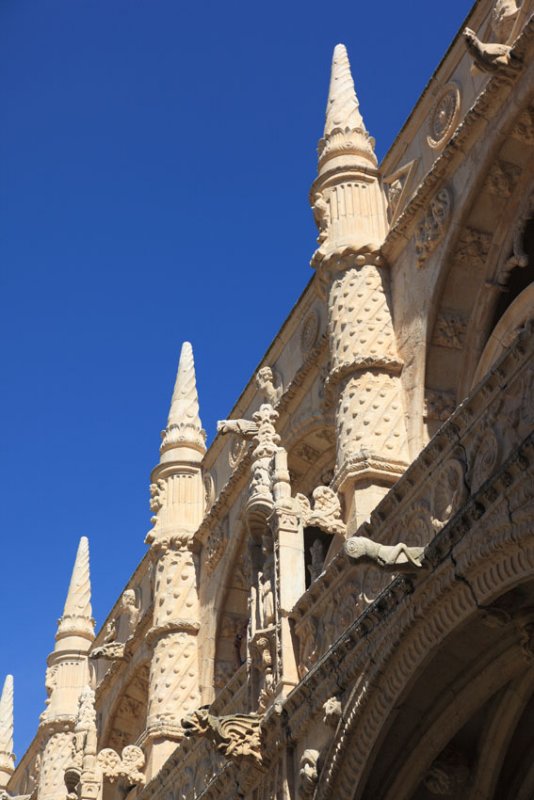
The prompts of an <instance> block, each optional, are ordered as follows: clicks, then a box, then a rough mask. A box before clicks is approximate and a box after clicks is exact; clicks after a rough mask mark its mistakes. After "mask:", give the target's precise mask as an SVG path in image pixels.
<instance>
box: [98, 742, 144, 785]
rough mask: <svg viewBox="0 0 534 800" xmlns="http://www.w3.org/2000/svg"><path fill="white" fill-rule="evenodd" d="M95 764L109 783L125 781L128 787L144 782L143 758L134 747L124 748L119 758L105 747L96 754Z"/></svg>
mask: <svg viewBox="0 0 534 800" xmlns="http://www.w3.org/2000/svg"><path fill="white" fill-rule="evenodd" d="M96 763H97V765H98V766H99V767H100V769H101V770H102V774H103V776H104V777H105V778H107V779H108V781H110V783H113V782H114V781H116V780H119V779H123V780H125V781H126V782H127V783H128V785H129V786H134V785H136V784H144V782H145V776H144V774H143V768H144V766H145V756H144V753H143V751H142V750H141V748H140V747H136V746H135V745H128V746H127V747H124V748H123V750H122V753H121V755H120V756H119V754H118V753H117V752H115V750H112V749H111V747H106V748H104V749H103V750H101V751H100V753H99V754H98V756H97V759H96Z"/></svg>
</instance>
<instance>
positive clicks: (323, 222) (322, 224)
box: [312, 192, 330, 244]
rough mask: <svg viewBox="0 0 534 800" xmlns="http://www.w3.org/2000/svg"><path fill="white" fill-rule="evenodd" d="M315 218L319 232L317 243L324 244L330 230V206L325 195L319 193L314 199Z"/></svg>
mask: <svg viewBox="0 0 534 800" xmlns="http://www.w3.org/2000/svg"><path fill="white" fill-rule="evenodd" d="M312 211H313V218H314V220H315V224H316V225H317V230H318V231H319V236H318V237H317V241H318V243H319V244H322V243H323V242H324V240H325V239H326V238H327V236H328V228H329V226H330V206H329V205H328V203H327V201H326V200H325V199H324V197H323V195H322V194H321V193H320V192H318V193H317V194H316V195H315V196H314V198H313V205H312Z"/></svg>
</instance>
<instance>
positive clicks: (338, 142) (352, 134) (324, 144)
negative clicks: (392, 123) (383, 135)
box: [318, 44, 377, 166]
mask: <svg viewBox="0 0 534 800" xmlns="http://www.w3.org/2000/svg"><path fill="white" fill-rule="evenodd" d="M318 149H319V166H321V165H322V164H324V163H325V162H326V161H329V160H330V159H331V158H334V157H338V156H340V155H342V156H352V157H354V156H359V157H361V156H363V157H364V158H365V160H366V161H367V162H369V161H370V162H371V164H372V165H373V166H376V164H377V160H376V156H375V152H374V139H373V138H372V137H371V136H369V134H368V133H367V130H366V128H365V125H364V122H363V118H362V115H361V113H360V104H359V102H358V98H357V96H356V90H355V89H354V81H353V79H352V73H351V70H350V62H349V57H348V55H347V48H346V47H345V45H344V44H337V45H336V46H335V48H334V55H333V57H332V72H331V76H330V89H329V91H328V102H327V104H326V122H325V126H324V135H323V138H322V139H321V140H320V142H319V148H318Z"/></svg>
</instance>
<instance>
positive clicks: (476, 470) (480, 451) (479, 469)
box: [471, 428, 499, 492]
mask: <svg viewBox="0 0 534 800" xmlns="http://www.w3.org/2000/svg"><path fill="white" fill-rule="evenodd" d="M498 463H499V441H498V439H497V437H496V435H495V433H494V431H492V430H491V428H486V429H485V431H484V433H483V434H482V437H481V441H480V444H479V445H478V448H477V450H476V452H475V456H474V462H473V466H472V471H471V491H473V492H477V491H478V490H479V489H480V487H481V486H482V484H483V483H484V482H485V481H487V479H488V478H489V477H490V476H491V475H492V474H493V472H494V470H495V468H496V467H497V464H498Z"/></svg>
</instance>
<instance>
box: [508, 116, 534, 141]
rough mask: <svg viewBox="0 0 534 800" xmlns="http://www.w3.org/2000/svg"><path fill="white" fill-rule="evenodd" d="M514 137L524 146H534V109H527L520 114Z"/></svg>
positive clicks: (513, 133) (513, 132)
mask: <svg viewBox="0 0 534 800" xmlns="http://www.w3.org/2000/svg"><path fill="white" fill-rule="evenodd" d="M512 136H513V137H514V139H518V140H519V141H520V142H523V144H526V145H529V146H533V145H534V108H527V109H526V110H525V111H523V112H522V113H521V114H520V116H519V119H518V120H517V123H516V125H515V128H514V129H513V131H512Z"/></svg>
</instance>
